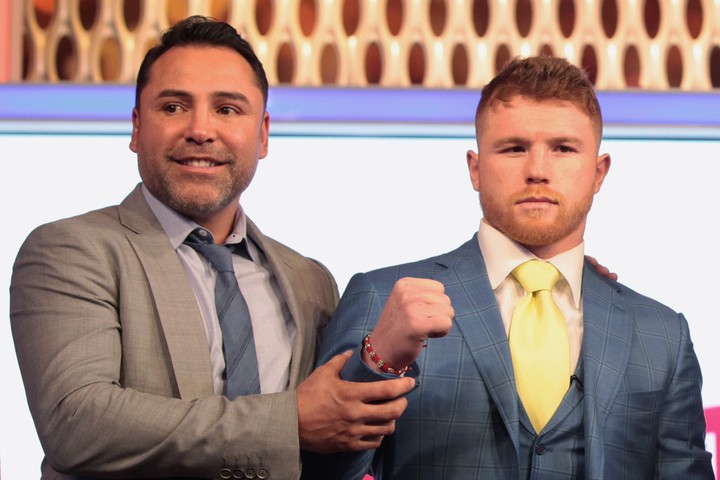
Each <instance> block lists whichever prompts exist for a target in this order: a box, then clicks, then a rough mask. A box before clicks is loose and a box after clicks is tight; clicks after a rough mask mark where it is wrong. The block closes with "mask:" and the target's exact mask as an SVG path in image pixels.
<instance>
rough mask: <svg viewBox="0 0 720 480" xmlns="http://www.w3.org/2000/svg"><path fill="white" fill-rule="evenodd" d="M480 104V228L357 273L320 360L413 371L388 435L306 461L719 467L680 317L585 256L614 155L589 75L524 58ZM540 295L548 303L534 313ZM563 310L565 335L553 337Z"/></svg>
mask: <svg viewBox="0 0 720 480" xmlns="http://www.w3.org/2000/svg"><path fill="white" fill-rule="evenodd" d="M475 118H476V119H475V125H476V134H477V146H478V151H477V153H475V152H473V151H469V152H468V154H467V163H468V168H469V172H470V179H471V181H472V185H473V187H474V188H475V190H476V191H477V192H479V195H480V204H481V206H482V210H483V215H484V217H483V219H482V221H481V223H480V228H479V232H478V233H477V235H474V236H473V237H472V238H471V239H470V240H469V241H468V242H467V243H465V244H464V245H462V246H460V247H459V248H458V249H457V250H454V251H452V252H449V253H446V254H443V255H439V256H437V257H433V258H429V259H426V260H421V261H418V262H415V263H410V264H405V265H399V266H394V267H388V268H384V269H381V270H377V271H373V272H369V273H366V274H358V275H356V276H355V277H353V279H352V280H351V281H350V283H349V285H348V287H347V289H346V290H345V293H344V294H343V298H342V299H341V300H340V303H339V305H338V308H337V310H336V312H335V315H334V316H333V320H332V321H331V322H330V324H329V326H328V329H327V331H326V333H325V336H324V338H323V341H322V343H321V349H320V357H319V363H320V364H322V363H323V362H326V361H328V360H330V359H331V357H332V355H334V354H335V353H336V352H342V351H345V350H347V349H350V348H352V349H354V350H355V355H353V357H352V358H351V359H350V360H349V361H348V363H347V365H346V366H345V367H344V368H343V371H342V378H345V379H348V380H354V381H362V382H366V383H367V384H368V385H369V384H371V383H373V382H375V383H378V381H380V380H386V379H391V378H397V377H398V376H400V375H404V376H408V375H413V376H417V379H418V380H419V382H418V383H419V387H418V388H416V389H415V390H414V391H413V392H412V393H410V394H409V395H408V397H407V398H408V407H407V409H406V411H405V412H404V414H403V416H402V417H401V418H400V419H399V420H398V421H397V424H396V430H395V433H394V434H393V435H391V436H388V437H385V439H384V440H383V441H382V445H381V447H380V448H378V449H376V450H375V451H372V450H370V451H367V452H360V453H340V454H334V455H326V456H322V455H321V456H314V455H311V454H308V455H307V458H306V461H305V467H306V468H305V469H304V471H303V474H304V476H306V478H308V479H313V480H318V479H325V478H326V479H332V480H339V479H361V478H362V477H363V475H364V474H365V473H366V472H371V473H372V475H374V476H375V478H376V479H379V478H382V479H383V480H391V479H398V480H407V479H413V480H420V479H437V478H443V479H457V480H470V479H483V480H488V479H507V480H510V479H531V478H538V479H579V478H587V479H598V480H599V479H611V480H619V479H628V480H637V479H652V478H668V479H681V478H682V479H708V480H709V479H712V478H714V477H713V471H712V466H711V459H710V454H709V453H708V452H707V451H706V450H705V446H704V438H705V420H704V416H703V407H702V401H701V394H700V393H701V392H700V390H701V373H700V367H699V365H698V362H697V358H696V356H695V353H694V351H693V346H692V342H691V340H690V334H689V331H688V324H687V322H686V320H685V318H684V317H683V316H682V315H681V314H678V313H676V312H673V311H672V310H670V309H669V308H667V307H666V306H663V305H661V304H660V303H658V302H656V301H654V300H652V299H649V298H647V297H644V296H642V295H640V294H638V293H636V292H634V291H632V290H630V289H629V288H627V287H626V286H624V285H621V284H619V283H617V282H615V281H614V280H612V279H610V278H606V277H603V276H601V275H599V274H598V272H597V271H595V270H594V269H593V268H589V266H588V264H587V263H586V262H584V260H583V254H584V252H583V248H584V247H583V235H584V231H585V224H586V220H587V215H588V212H589V210H590V207H591V204H592V201H593V198H594V195H595V194H596V193H597V192H598V191H599V190H600V187H601V185H602V183H603V180H604V179H605V176H606V174H607V172H608V169H609V167H610V157H609V156H608V155H607V154H600V153H599V148H600V141H601V138H602V118H601V113H600V106H599V104H598V101H597V98H596V96H595V92H594V90H593V86H592V84H591V83H590V81H589V80H588V79H587V77H586V76H585V74H584V72H582V70H580V69H579V68H577V67H575V66H573V65H571V64H570V63H569V62H567V61H566V60H564V59H559V58H550V57H530V58H526V59H515V60H513V61H511V62H510V63H509V64H508V65H506V67H505V68H504V69H503V70H502V71H501V72H500V73H499V74H498V75H497V76H496V77H495V78H494V79H493V80H492V81H491V82H490V83H489V84H488V85H487V86H486V87H485V88H484V89H483V92H482V98H481V100H480V103H479V105H478V108H477V113H476V117H475ZM526 266H531V267H530V268H532V269H537V270H538V271H540V270H543V271H548V272H551V275H549V276H550V277H552V279H553V280H557V281H556V283H555V284H554V287H553V286H552V285H551V284H550V285H549V286H539V285H538V286H534V285H531V283H533V282H538V283H539V281H538V280H537V279H536V277H535V276H529V275H526V270H527V268H525V267H526ZM658 271H661V268H660V267H659V270H658ZM531 277H532V279H530V278H531ZM550 283H552V282H550ZM548 294H549V295H548ZM537 303H542V304H543V307H542V308H545V309H546V310H544V311H546V312H550V313H548V314H543V315H536V314H535V313H533V312H535V310H533V309H534V308H535V307H532V308H530V307H528V305H536V304H537ZM516 307H517V308H516ZM528 320H534V321H536V322H538V323H537V324H534V325H529V326H530V328H534V330H533V331H531V332H530V333H527V330H525V327H524V325H525V324H527V323H528ZM554 320H559V321H558V322H557V323H556V326H558V327H559V328H558V333H559V334H558V335H554V336H552V337H551V338H550V337H548V340H547V342H545V341H544V340H542V339H543V338H544V337H545V335H546V325H549V323H550V322H552V321H554ZM523 341H524V342H525V343H522V342H523ZM544 343H546V345H543V344H544ZM543 346H546V347H548V348H547V349H542V348H541V347H543ZM551 358H557V359H559V361H556V363H555V364H553V365H554V366H552V367H550V366H549V365H550V360H551ZM528 359H529V360H528ZM408 368H409V370H407V369H408ZM528 368H530V369H532V373H530V374H527V373H526V372H527V371H528ZM546 376H547V377H548V378H547V379H544V380H543V381H542V382H539V381H538V380H539V379H540V378H541V377H546ZM550 377H555V378H550ZM558 379H559V380H558ZM546 380H547V381H546ZM379 383H382V382H379ZM551 385H555V388H551ZM541 398H543V399H544V401H543V402H539V400H540V399H541ZM318 457H319V458H318Z"/></svg>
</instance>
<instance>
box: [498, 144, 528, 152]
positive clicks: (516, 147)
mask: <svg viewBox="0 0 720 480" xmlns="http://www.w3.org/2000/svg"><path fill="white" fill-rule="evenodd" d="M501 151H502V153H523V152H524V151H525V147H523V146H522V145H510V146H507V147H505V148H503V149H502V150H501Z"/></svg>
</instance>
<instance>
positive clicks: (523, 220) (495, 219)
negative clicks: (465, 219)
mask: <svg viewBox="0 0 720 480" xmlns="http://www.w3.org/2000/svg"><path fill="white" fill-rule="evenodd" d="M528 197H545V198H550V199H552V200H554V201H555V204H556V211H555V212H548V211H547V209H544V208H543V209H540V208H538V209H533V210H529V211H526V212H525V213H524V214H523V215H522V216H520V215H518V214H517V213H516V212H515V205H516V204H517V202H519V201H521V200H523V199H525V198H528ZM592 200H593V194H592V193H589V194H588V195H586V196H584V197H583V198H581V199H580V200H579V201H578V202H576V203H574V204H571V205H568V204H567V202H566V201H565V199H564V197H563V196H562V195H560V194H558V193H557V192H554V191H551V190H548V189H545V188H531V189H528V190H525V191H523V192H521V193H518V194H516V195H513V196H512V197H511V198H509V199H508V200H506V201H505V202H503V201H501V200H499V199H497V198H494V197H492V196H491V195H480V205H481V207H482V210H483V216H484V217H485V219H486V220H487V221H488V223H489V224H490V225H492V226H493V227H495V228H496V229H498V230H499V231H501V232H502V233H504V234H505V235H506V236H507V237H508V238H510V239H512V240H514V241H516V242H517V243H519V244H521V245H524V246H528V247H542V246H547V245H552V244H554V243H556V242H559V241H560V240H563V239H564V238H566V237H568V236H570V235H571V234H572V233H573V232H575V231H577V229H578V228H579V227H580V226H581V225H582V223H583V222H584V221H585V219H586V218H587V215H588V213H589V212H590V207H591V206H592Z"/></svg>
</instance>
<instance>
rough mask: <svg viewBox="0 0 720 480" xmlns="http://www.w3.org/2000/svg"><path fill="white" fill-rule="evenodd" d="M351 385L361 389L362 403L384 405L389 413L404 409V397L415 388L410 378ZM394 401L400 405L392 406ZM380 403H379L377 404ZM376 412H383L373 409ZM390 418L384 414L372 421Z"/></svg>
mask: <svg viewBox="0 0 720 480" xmlns="http://www.w3.org/2000/svg"><path fill="white" fill-rule="evenodd" d="M348 383H351V384H352V386H353V387H358V388H360V389H361V392H362V394H361V396H362V402H363V403H368V404H369V403H372V404H373V406H377V405H386V406H387V407H388V408H387V409H385V410H387V411H388V412H390V411H391V410H392V409H393V408H401V409H402V410H404V409H405V403H406V402H407V401H406V400H405V397H404V395H407V394H408V393H410V392H411V391H412V390H413V388H415V379H414V378H412V377H402V378H396V379H391V380H380V381H377V382H363V383H354V382H348ZM394 401H399V402H400V404H401V405H398V404H394V403H393V402H394ZM378 402H381V403H378ZM375 410H376V411H378V412H380V411H384V410H383V409H375ZM389 418H393V417H392V413H388V414H384V415H381V416H378V417H375V418H374V419H373V420H374V421H377V420H386V419H389Z"/></svg>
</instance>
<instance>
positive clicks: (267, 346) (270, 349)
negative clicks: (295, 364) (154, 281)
mask: <svg viewBox="0 0 720 480" xmlns="http://www.w3.org/2000/svg"><path fill="white" fill-rule="evenodd" d="M142 192H143V195H144V196H145V200H146V201H147V202H148V205H150V208H151V209H152V211H153V213H154V214H155V216H156V217H157V219H158V221H159V222H160V225H162V227H163V230H165V233H166V234H167V236H168V238H169V239H170V242H171V243H172V246H173V247H174V248H175V251H176V253H177V255H178V258H179V259H180V263H181V264H182V265H183V267H184V268H185V271H186V272H187V274H188V279H189V280H190V284H191V285H192V289H193V292H195V298H196V300H197V302H198V308H199V309H200V313H201V314H202V317H203V321H204V324H205V333H206V335H207V339H208V349H209V352H210V364H211V369H212V373H213V388H214V390H215V393H216V394H217V395H222V394H223V393H224V392H225V380H224V379H223V372H224V371H225V357H224V356H223V347H222V331H221V329H220V323H219V321H218V318H217V313H216V311H215V279H216V277H217V272H216V271H215V269H213V268H212V266H211V265H210V262H209V261H208V260H207V259H206V258H205V257H203V256H202V255H201V254H199V253H198V252H197V251H195V250H194V249H193V248H192V247H190V246H188V245H185V244H183V242H184V241H185V239H186V238H187V236H188V235H189V234H190V232H192V231H193V230H194V229H195V228H197V227H198V226H199V225H197V224H196V223H195V222H193V221H192V220H190V219H188V218H187V217H185V216H183V215H180V214H179V213H178V212H176V211H175V210H173V209H171V208H170V207H168V206H167V205H165V204H164V203H162V202H161V201H160V200H158V199H156V198H155V197H153V195H152V194H151V193H150V192H149V191H148V190H147V189H146V188H145V186H144V185H143V186H142ZM246 232H247V219H246V217H245V215H244V214H243V211H242V209H240V211H239V212H238V214H237V216H236V218H235V225H234V227H233V230H232V232H231V234H230V235H229V236H228V237H227V239H226V240H225V244H236V243H240V242H241V241H242V240H243V239H244V238H246ZM247 240H248V241H247V243H248V250H249V253H250V257H251V258H252V261H251V260H248V259H246V258H243V257H242V256H240V255H233V256H232V259H233V268H234V269H235V276H236V277H237V279H238V284H239V286H240V291H241V292H242V294H243V297H245V301H246V302H247V304H248V310H249V311H250V319H251V321H252V325H253V336H254V339H255V350H256V353H257V358H258V373H259V374H260V392H261V393H276V392H282V391H284V390H286V389H287V385H288V380H289V375H290V360H291V357H292V344H293V340H294V338H295V329H296V326H295V322H294V321H293V319H292V316H291V315H290V311H289V310H288V307H287V303H286V302H285V299H284V297H283V295H282V292H281V291H280V287H279V286H278V284H277V281H276V280H275V277H274V276H273V274H272V272H271V271H270V270H269V269H268V268H267V260H266V258H265V255H264V254H263V252H262V251H261V250H260V248H259V247H258V246H257V245H255V244H254V242H252V241H251V240H250V239H249V238H248V239H247Z"/></svg>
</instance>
